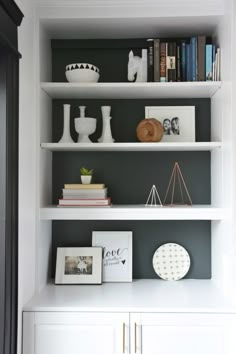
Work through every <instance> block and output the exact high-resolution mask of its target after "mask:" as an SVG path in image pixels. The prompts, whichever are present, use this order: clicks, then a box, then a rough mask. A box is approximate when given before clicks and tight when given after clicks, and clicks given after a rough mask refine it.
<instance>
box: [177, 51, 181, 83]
mask: <svg viewBox="0 0 236 354" xmlns="http://www.w3.org/2000/svg"><path fill="white" fill-rule="evenodd" d="M180 48H181V47H180V44H178V45H177V50H176V57H177V66H176V79H177V81H181V50H180Z"/></svg>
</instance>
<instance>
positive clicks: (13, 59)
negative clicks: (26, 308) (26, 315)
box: [0, 48, 19, 353]
mask: <svg viewBox="0 0 236 354" xmlns="http://www.w3.org/2000/svg"><path fill="white" fill-rule="evenodd" d="M18 61H19V58H18V57H17V56H16V55H15V54H14V55H13V54H12V52H11V51H10V52H9V51H8V50H7V49H6V48H1V58H0V78H1V79H0V151H1V152H0V166H1V174H0V176H1V178H0V200H1V206H0V216H1V219H0V268H1V269H0V282H1V286H0V322H1V325H0V353H15V351H16V338H17V327H16V324H17V271H18V266H17V264H18V258H17V255H18V76H19V73H18Z"/></svg>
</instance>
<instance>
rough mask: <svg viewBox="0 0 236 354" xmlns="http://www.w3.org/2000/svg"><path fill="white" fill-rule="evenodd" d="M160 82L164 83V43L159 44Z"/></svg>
mask: <svg viewBox="0 0 236 354" xmlns="http://www.w3.org/2000/svg"><path fill="white" fill-rule="evenodd" d="M160 81H161V82H166V43H165V42H162V43H160Z"/></svg>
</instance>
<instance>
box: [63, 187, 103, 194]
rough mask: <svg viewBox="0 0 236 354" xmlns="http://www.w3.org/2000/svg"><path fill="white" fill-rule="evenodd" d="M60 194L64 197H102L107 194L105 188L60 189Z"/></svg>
mask: <svg viewBox="0 0 236 354" xmlns="http://www.w3.org/2000/svg"><path fill="white" fill-rule="evenodd" d="M62 193H63V194H65V195H84V194H87V195H90V194H91V195H92V194H95V195H104V194H105V193H107V188H103V189H62Z"/></svg>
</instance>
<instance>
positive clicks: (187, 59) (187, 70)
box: [186, 44, 192, 81]
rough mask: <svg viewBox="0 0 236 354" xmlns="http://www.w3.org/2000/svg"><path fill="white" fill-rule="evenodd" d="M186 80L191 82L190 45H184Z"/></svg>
mask: <svg viewBox="0 0 236 354" xmlns="http://www.w3.org/2000/svg"><path fill="white" fill-rule="evenodd" d="M186 80H187V81H192V80H191V63H190V44H186Z"/></svg>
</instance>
